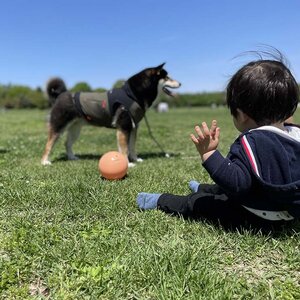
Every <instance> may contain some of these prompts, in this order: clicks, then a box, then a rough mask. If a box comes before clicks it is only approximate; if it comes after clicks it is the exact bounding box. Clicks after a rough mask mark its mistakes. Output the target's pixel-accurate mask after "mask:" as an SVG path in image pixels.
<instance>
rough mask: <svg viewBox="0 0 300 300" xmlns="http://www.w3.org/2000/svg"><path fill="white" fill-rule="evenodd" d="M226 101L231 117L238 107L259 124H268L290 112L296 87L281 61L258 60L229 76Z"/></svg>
mask: <svg viewBox="0 0 300 300" xmlns="http://www.w3.org/2000/svg"><path fill="white" fill-rule="evenodd" d="M226 101H227V105H228V107H229V109H230V112H231V114H232V115H233V116H234V117H236V116H237V109H238V108H239V109H240V110H241V111H242V112H244V113H246V114H247V115H248V116H249V117H250V118H252V119H253V120H254V121H255V122H256V123H257V124H258V125H259V126H262V125H269V124H271V123H275V122H282V121H284V120H286V119H287V118H289V117H290V116H292V115H293V113H294V112H295V110H296V108H297V105H298V102H299V87H298V84H297V82H296V80H295V78H294V77H293V75H292V74H291V72H290V70H289V69H288V68H287V67H286V66H285V64H284V63H283V62H281V61H277V60H264V59H260V60H258V61H252V62H250V63H248V64H246V65H245V66H243V67H242V68H241V69H240V70H238V71H237V73H236V74H235V75H233V77H232V78H231V80H230V81H229V83H228V85H227V94H226Z"/></svg>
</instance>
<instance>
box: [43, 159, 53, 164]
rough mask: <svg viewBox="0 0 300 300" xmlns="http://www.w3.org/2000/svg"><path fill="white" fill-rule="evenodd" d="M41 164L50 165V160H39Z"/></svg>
mask: <svg viewBox="0 0 300 300" xmlns="http://www.w3.org/2000/svg"><path fill="white" fill-rule="evenodd" d="M41 164H42V165H43V166H50V165H51V161H50V160H48V159H46V160H42V161H41Z"/></svg>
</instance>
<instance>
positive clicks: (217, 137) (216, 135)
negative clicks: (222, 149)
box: [215, 127, 220, 139]
mask: <svg viewBox="0 0 300 300" xmlns="http://www.w3.org/2000/svg"><path fill="white" fill-rule="evenodd" d="M219 137H220V127H217V128H216V133H215V139H219Z"/></svg>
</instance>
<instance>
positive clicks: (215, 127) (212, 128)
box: [210, 120, 218, 134]
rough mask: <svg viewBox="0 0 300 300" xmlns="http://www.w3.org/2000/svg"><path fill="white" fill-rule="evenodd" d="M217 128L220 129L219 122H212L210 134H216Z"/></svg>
mask: <svg viewBox="0 0 300 300" xmlns="http://www.w3.org/2000/svg"><path fill="white" fill-rule="evenodd" d="M217 127H218V124H217V120H212V121H211V127H210V133H211V134H215V132H216V129H217Z"/></svg>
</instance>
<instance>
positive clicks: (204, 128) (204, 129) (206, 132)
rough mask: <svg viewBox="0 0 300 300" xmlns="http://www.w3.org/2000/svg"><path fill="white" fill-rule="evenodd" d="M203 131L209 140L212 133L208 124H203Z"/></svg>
mask: <svg viewBox="0 0 300 300" xmlns="http://www.w3.org/2000/svg"><path fill="white" fill-rule="evenodd" d="M202 130H203V135H204V136H205V137H206V138H207V137H209V136H210V131H209V129H208V127H207V124H206V122H202Z"/></svg>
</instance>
